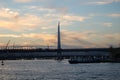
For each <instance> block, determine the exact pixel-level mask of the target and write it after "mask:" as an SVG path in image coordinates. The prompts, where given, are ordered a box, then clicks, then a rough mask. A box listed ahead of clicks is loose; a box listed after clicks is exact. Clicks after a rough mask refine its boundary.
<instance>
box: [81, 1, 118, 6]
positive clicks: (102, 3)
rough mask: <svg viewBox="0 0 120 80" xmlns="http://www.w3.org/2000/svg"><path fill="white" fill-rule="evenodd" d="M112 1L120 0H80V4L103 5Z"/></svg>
mask: <svg viewBox="0 0 120 80" xmlns="http://www.w3.org/2000/svg"><path fill="white" fill-rule="evenodd" d="M114 2H120V0H93V1H87V2H82V4H86V5H105V4H111V3H114Z"/></svg>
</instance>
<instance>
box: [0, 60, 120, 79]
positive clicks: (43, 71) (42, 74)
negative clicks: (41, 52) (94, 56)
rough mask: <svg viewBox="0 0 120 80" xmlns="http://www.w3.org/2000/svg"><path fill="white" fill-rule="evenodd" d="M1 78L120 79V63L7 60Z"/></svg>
mask: <svg viewBox="0 0 120 80" xmlns="http://www.w3.org/2000/svg"><path fill="white" fill-rule="evenodd" d="M0 80H120V63H89V64H86V63H82V64H69V63H68V60H63V61H61V62H60V61H55V60H7V61H5V65H4V66H1V65H0Z"/></svg>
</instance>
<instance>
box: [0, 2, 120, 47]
mask: <svg viewBox="0 0 120 80" xmlns="http://www.w3.org/2000/svg"><path fill="white" fill-rule="evenodd" d="M59 21H60V28H61V45H62V48H101V47H109V46H115V47H116V46H120V36H119V35H120V0H0V46H3V45H6V44H7V42H8V41H9V40H10V44H9V45H13V44H15V45H21V46H23V45H24V46H30V45H33V46H51V47H54V48H56V46H57V27H58V22H59Z"/></svg>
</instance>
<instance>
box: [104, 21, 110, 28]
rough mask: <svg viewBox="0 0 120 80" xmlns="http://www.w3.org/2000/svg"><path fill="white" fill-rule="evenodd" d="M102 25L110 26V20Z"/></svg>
mask: <svg viewBox="0 0 120 80" xmlns="http://www.w3.org/2000/svg"><path fill="white" fill-rule="evenodd" d="M103 26H106V27H112V23H110V22H106V23H103Z"/></svg>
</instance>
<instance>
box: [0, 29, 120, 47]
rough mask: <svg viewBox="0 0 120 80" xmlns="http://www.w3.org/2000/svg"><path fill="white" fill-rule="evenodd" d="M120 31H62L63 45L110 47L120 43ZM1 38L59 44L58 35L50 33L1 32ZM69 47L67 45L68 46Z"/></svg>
mask: <svg viewBox="0 0 120 80" xmlns="http://www.w3.org/2000/svg"><path fill="white" fill-rule="evenodd" d="M119 35H120V33H111V34H102V33H97V32H95V31H83V32H75V31H67V30H62V31H61V43H62V47H65V46H71V47H72V46H73V47H76V48H81V47H82V48H90V47H94V48H95V47H109V46H110V45H118V44H119V43H120V38H119ZM0 38H2V39H4V38H9V39H12V40H13V41H15V42H16V43H17V44H18V45H25V44H26V43H27V44H29V45H44V46H46V45H47V44H49V45H50V46H57V35H56V34H48V33H38V34H37V33H29V34H0ZM2 44H3V43H2ZM66 48H67V47H66Z"/></svg>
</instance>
